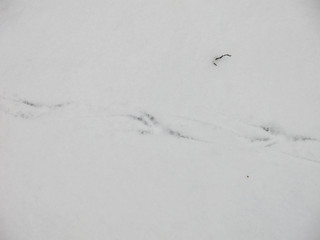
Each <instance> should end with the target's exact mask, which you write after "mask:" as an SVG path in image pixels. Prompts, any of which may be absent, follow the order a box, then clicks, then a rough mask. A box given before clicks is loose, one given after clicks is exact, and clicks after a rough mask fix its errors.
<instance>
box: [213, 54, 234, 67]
mask: <svg viewBox="0 0 320 240" xmlns="http://www.w3.org/2000/svg"><path fill="white" fill-rule="evenodd" d="M231 56H232V55H230V54H223V55H221V56H220V57H216V58H215V59H214V60H213V65H215V66H218V65H217V64H216V63H215V61H217V60H220V59H222V58H224V57H231Z"/></svg>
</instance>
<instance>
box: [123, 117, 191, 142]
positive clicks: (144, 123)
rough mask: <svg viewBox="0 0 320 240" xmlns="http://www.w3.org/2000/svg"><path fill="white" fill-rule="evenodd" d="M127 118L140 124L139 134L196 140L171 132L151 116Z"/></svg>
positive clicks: (174, 131)
mask: <svg viewBox="0 0 320 240" xmlns="http://www.w3.org/2000/svg"><path fill="white" fill-rule="evenodd" d="M128 117H129V118H131V119H133V120H136V121H138V122H140V123H141V127H142V128H141V127H140V129H139V130H138V132H139V133H140V134H143V135H144V134H160V133H163V134H168V135H170V136H173V137H177V138H184V139H189V140H196V139H195V138H193V137H190V136H187V135H185V134H182V133H181V132H179V131H176V130H173V129H171V128H168V127H166V126H164V125H163V124H161V123H160V122H159V121H158V120H157V119H156V118H155V117H154V116H153V115H151V114H149V113H146V112H142V113H141V114H140V115H132V114H130V115H128Z"/></svg>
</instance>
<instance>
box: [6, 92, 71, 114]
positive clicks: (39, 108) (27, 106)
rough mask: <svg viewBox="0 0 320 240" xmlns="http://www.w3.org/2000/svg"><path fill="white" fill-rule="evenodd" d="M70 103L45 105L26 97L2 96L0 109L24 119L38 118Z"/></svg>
mask: <svg viewBox="0 0 320 240" xmlns="http://www.w3.org/2000/svg"><path fill="white" fill-rule="evenodd" d="M68 104H69V103H64V104H54V105H45V104H40V103H36V102H32V101H29V100H25V99H19V98H8V97H3V96H0V111H1V112H3V113H6V114H9V115H11V116H13V117H16V118H22V119H34V118H38V117H40V116H43V115H45V114H48V113H49V112H51V111H53V110H56V109H59V108H62V107H64V106H65V105H68Z"/></svg>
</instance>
